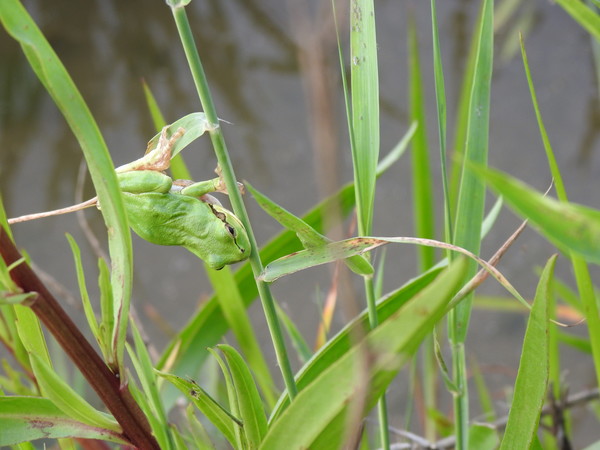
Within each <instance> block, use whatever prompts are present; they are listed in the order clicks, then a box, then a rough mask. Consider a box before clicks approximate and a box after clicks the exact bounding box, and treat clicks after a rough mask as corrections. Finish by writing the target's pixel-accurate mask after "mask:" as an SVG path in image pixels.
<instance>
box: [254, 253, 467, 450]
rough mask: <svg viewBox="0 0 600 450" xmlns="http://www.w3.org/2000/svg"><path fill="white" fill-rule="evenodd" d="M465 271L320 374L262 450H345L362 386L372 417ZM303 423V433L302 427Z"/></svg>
mask: <svg viewBox="0 0 600 450" xmlns="http://www.w3.org/2000/svg"><path fill="white" fill-rule="evenodd" d="M465 268H466V266H465V262H464V260H458V261H457V262H456V263H455V264H453V265H452V266H450V267H449V268H448V269H447V270H445V271H444V272H443V273H442V274H441V275H440V276H439V277H438V278H437V279H436V280H435V281H434V282H433V283H432V284H431V285H430V286H429V287H428V288H426V289H424V290H423V291H422V292H421V294H420V295H418V296H416V297H414V298H413V299H412V300H411V301H409V302H407V303H406V304H405V305H404V307H403V308H401V309H400V311H398V312H397V313H396V314H393V315H392V316H391V317H390V318H389V319H388V320H386V321H385V322H383V323H381V324H380V325H379V326H378V327H377V328H376V329H374V330H372V331H370V332H369V333H368V334H367V336H366V338H365V339H364V340H363V341H362V342H360V343H354V345H353V346H352V347H351V349H350V350H349V351H347V352H345V353H344V354H343V355H342V356H341V357H340V358H339V359H338V360H336V361H335V362H334V363H333V364H331V365H330V366H329V367H328V368H327V369H326V370H324V371H322V372H321V373H320V374H318V375H317V377H316V378H315V379H314V381H313V382H312V383H310V384H308V385H307V386H306V387H305V388H303V389H302V390H301V391H300V393H299V394H298V396H297V397H296V398H295V400H294V401H293V402H292V403H291V404H290V406H289V407H288V408H287V409H286V410H285V411H284V412H283V413H282V414H281V415H280V416H278V418H277V419H275V420H274V421H273V422H272V423H271V424H270V427H269V431H268V433H267V435H266V436H265V439H264V441H263V443H262V445H261V447H260V448H261V449H262V450H271V449H281V448H286V449H290V450H292V449H301V448H323V449H325V448H341V445H342V444H343V443H344V439H345V438H346V437H347V430H346V429H345V425H346V419H347V416H346V414H347V412H348V409H349V403H351V402H352V400H353V399H355V396H356V394H357V392H358V391H360V390H362V389H359V386H360V387H361V388H365V387H366V389H367V397H366V404H365V407H364V411H365V412H368V411H369V410H370V409H371V408H372V407H373V406H374V405H375V403H376V402H377V399H378V398H379V397H380V396H381V395H382V394H383V393H384V392H385V389H386V387H387V386H388V384H389V383H390V382H391V380H392V379H393V378H394V377H395V375H396V374H397V372H398V371H399V370H400V368H401V367H402V366H403V365H404V363H406V362H407V361H408V360H409V356H410V355H411V354H412V353H413V352H414V351H416V348H417V347H418V345H419V344H420V342H421V340H422V339H423V338H424V337H425V336H426V335H427V333H429V332H430V331H431V329H432V328H433V326H434V324H435V323H436V322H437V321H438V320H439V319H440V318H441V317H442V316H443V314H444V311H445V308H446V305H447V303H448V301H449V300H450V298H451V297H452V296H453V295H454V294H455V292H456V290H457V289H458V287H459V285H460V283H461V282H462V279H463V278H464V275H465ZM424 311H427V312H426V313H424ZM398 330H402V333H398ZM365 345H366V348H368V349H369V350H370V351H369V355H370V359H369V366H368V367H369V370H368V372H367V374H366V376H367V380H365V379H364V377H363V376H358V374H359V373H360V372H361V371H360V370H357V367H360V366H358V364H361V361H362V358H364V353H363V352H364V350H365ZM353 374H354V376H353ZM299 423H302V427H298V424H299Z"/></svg>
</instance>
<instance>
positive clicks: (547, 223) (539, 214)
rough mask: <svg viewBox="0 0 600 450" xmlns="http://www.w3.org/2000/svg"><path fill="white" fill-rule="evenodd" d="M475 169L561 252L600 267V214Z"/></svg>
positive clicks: (494, 174)
mask: <svg viewBox="0 0 600 450" xmlns="http://www.w3.org/2000/svg"><path fill="white" fill-rule="evenodd" d="M473 170H474V171H476V172H478V174H479V176H481V178H482V179H485V181H486V182H487V183H488V184H489V185H490V187H491V188H492V189H493V190H494V191H496V192H498V193H500V194H501V195H502V196H503V197H504V200H505V202H506V203H507V204H508V205H509V206H510V207H511V208H512V209H513V210H515V212H517V213H518V214H519V215H520V216H522V217H523V218H526V219H528V220H529V221H530V223H531V224H532V225H533V226H534V228H536V229H537V230H538V231H539V232H540V233H541V234H543V235H544V236H545V237H546V238H547V239H548V240H549V241H550V242H552V243H553V244H554V245H556V246H557V247H558V248H559V249H561V250H563V251H565V252H566V253H567V254H568V253H569V251H573V252H575V253H577V254H579V255H581V256H582V257H583V258H584V259H586V260H587V261H590V262H593V263H596V264H600V211H598V210H595V209H591V208H587V207H585V206H581V205H577V204H575V203H564V202H559V201H557V200H554V199H552V198H549V197H545V196H544V195H543V194H541V193H539V192H537V191H535V190H534V189H533V188H531V187H529V186H527V185H526V184H525V183H522V182H521V181H518V180H516V179H514V178H512V177H510V176H508V175H506V174H504V173H502V172H500V171H497V170H493V169H489V168H488V169H484V168H481V167H478V168H475V167H473Z"/></svg>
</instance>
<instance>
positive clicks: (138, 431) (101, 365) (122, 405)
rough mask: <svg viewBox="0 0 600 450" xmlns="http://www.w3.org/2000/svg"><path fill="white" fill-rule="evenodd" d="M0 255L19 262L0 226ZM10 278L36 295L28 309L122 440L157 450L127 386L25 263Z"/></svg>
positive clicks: (143, 447) (145, 421)
mask: <svg viewBox="0 0 600 450" xmlns="http://www.w3.org/2000/svg"><path fill="white" fill-rule="evenodd" d="M0 254H1V255H2V258H3V259H4V261H5V262H6V264H7V265H10V264H12V263H13V262H15V261H18V260H19V259H20V258H21V254H20V253H19V251H18V250H17V249H16V248H15V246H14V244H13V242H12V240H11V239H10V237H9V236H8V234H7V233H6V231H5V230H4V228H3V227H2V226H0ZM10 275H11V278H12V279H13V280H14V282H15V283H16V284H17V285H18V286H19V287H20V288H21V289H23V291H24V292H34V293H37V296H36V297H35V299H34V300H33V301H29V302H27V306H29V307H30V308H31V310H32V311H33V312H34V313H35V314H36V316H37V317H38V318H39V319H40V321H41V322H42V323H43V324H44V325H45V326H46V327H47V328H48V330H49V331H50V332H51V333H52V335H53V336H54V337H55V338H56V340H57V341H58V343H59V344H60V345H61V347H62V348H63V349H64V351H65V352H66V353H67V354H68V355H69V357H70V358H71V359H72V360H73V362H74V363H75V365H76V366H77V367H78V368H79V370H80V371H81V373H82V374H83V376H84V377H85V378H86V380H87V381H88V383H90V385H91V386H92V388H93V389H94V390H95V391H96V393H97V394H98V396H99V397H100V399H101V400H102V402H103V403H104V405H105V406H106V408H107V409H108V410H109V411H110V412H111V413H112V415H113V416H114V417H115V419H116V420H117V422H119V424H120V425H121V427H122V428H123V435H124V438H125V439H127V440H129V441H130V442H131V443H132V444H133V445H135V446H136V447H138V448H141V449H144V450H146V449H149V450H151V449H156V450H160V447H159V445H158V443H157V442H156V440H155V439H154V436H152V432H151V430H150V425H149V424H148V420H147V419H146V417H145V416H144V413H143V412H142V410H141V409H140V408H139V406H138V404H137V403H136V402H135V400H134V399H133V397H132V395H131V392H129V389H128V388H127V386H126V385H125V386H121V380H120V377H119V374H118V373H114V372H112V371H111V370H110V369H109V367H108V366H107V365H106V363H105V362H104V361H103V360H102V358H101V357H100V355H98V353H97V352H96V351H95V350H94V348H93V347H92V346H91V345H90V343H89V342H88V341H87V340H86V339H85V337H84V336H83V334H82V333H81V332H80V331H79V329H78V328H77V326H76V325H75V324H74V323H73V321H72V320H71V318H70V317H69V316H68V315H67V313H66V312H65V311H64V310H63V309H62V307H61V306H60V304H59V303H58V301H57V300H56V299H55V298H54V297H53V296H52V294H51V293H50V292H49V291H48V289H46V287H45V286H44V284H43V283H42V282H41V281H40V279H39V278H38V277H37V275H36V274H35V273H34V272H33V270H31V268H30V267H29V266H28V265H27V264H26V263H21V264H19V265H17V266H16V267H15V268H14V269H13V270H12V271H11V273H10Z"/></svg>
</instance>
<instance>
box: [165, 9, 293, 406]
mask: <svg viewBox="0 0 600 450" xmlns="http://www.w3.org/2000/svg"><path fill="white" fill-rule="evenodd" d="M187 3H188V2H187V1H177V0H168V2H167V4H168V5H169V6H170V7H171V11H172V13H173V17H174V19H175V24H176V25H177V30H178V32H179V37H180V39H181V43H182V46H183V49H184V51H185V55H186V58H187V61H188V65H189V67H190V71H191V73H192V78H193V79H194V83H195V85H196V89H197V91H198V96H199V98H200V102H201V103H202V108H203V109H204V112H205V113H206V117H207V119H208V121H209V123H211V124H212V125H213V127H214V128H213V129H212V130H211V133H210V138H211V141H212V143H213V147H214V150H215V155H216V156H217V160H218V162H219V166H220V168H221V173H222V176H223V180H224V181H225V185H226V187H227V191H228V193H229V199H230V201H231V205H232V207H233V211H234V212H235V215H236V216H237V217H238V218H239V219H240V221H241V222H242V224H243V225H244V228H245V229H246V232H247V234H248V238H249V240H250V245H251V247H252V251H251V253H250V265H251V267H252V271H253V272H254V274H255V276H258V274H259V273H261V272H262V269H263V267H262V262H261V260H260V255H259V252H258V244H257V243H256V238H255V236H254V233H253V231H252V226H251V224H250V219H249V217H248V213H247V212H246V207H245V205H244V202H243V200H242V196H241V194H240V192H239V190H238V188H237V180H236V177H235V173H234V170H233V166H232V164H231V159H230V157H229V153H228V152H227V147H226V145H225V139H224V137H223V133H222V131H221V128H220V126H219V118H218V116H217V112H216V109H215V105H214V102H213V100H212V95H211V93H210V89H209V87H208V82H207V80H206V75H205V74H204V69H203V68H202V63H201V61H200V56H199V54H198V50H197V48H196V44H195V42H194V37H193V35H192V30H191V28H190V24H189V21H188V18H187V15H186V12H185V8H184V6H185V5H186V4H187ZM256 284H257V288H258V292H259V296H260V299H261V302H262V306H263V311H264V314H265V318H266V320H267V326H268V328H269V332H270V334H271V340H272V342H273V346H274V348H275V354H276V357H277V362H278V364H279V368H280V370H281V374H282V377H283V380H284V383H285V385H286V388H287V390H288V393H289V395H290V397H291V398H293V397H294V396H295V395H296V393H297V390H296V386H295V383H294V376H293V373H292V368H291V365H290V361H289V359H288V356H287V349H286V347H285V341H284V339H283V334H282V332H281V326H280V324H279V320H278V318H277V312H276V309H275V300H274V298H273V295H272V294H271V291H270V289H269V287H268V285H267V284H266V283H263V282H260V281H258V282H257V283H256Z"/></svg>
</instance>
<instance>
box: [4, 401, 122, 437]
mask: <svg viewBox="0 0 600 450" xmlns="http://www.w3.org/2000/svg"><path fill="white" fill-rule="evenodd" d="M0 423H1V424H2V432H1V433H0V446H5V445H16V444H18V443H20V442H26V441H33V440H36V439H59V438H63V437H76V438H82V439H98V440H103V441H110V442H115V443H117V444H122V445H130V442H128V441H125V440H124V439H123V438H122V436H121V435H120V434H119V433H116V432H114V431H110V430H105V429H102V428H97V427H91V426H89V425H87V424H83V423H81V422H77V421H76V420H73V419H72V418H71V417H69V416H67V415H66V414H65V413H63V412H62V411H61V410H60V409H58V408H57V407H56V406H55V405H54V404H53V403H52V402H51V401H50V400H48V399H46V398H37V397H19V396H8V397H0ZM41 424H44V426H40V425H41Z"/></svg>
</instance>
